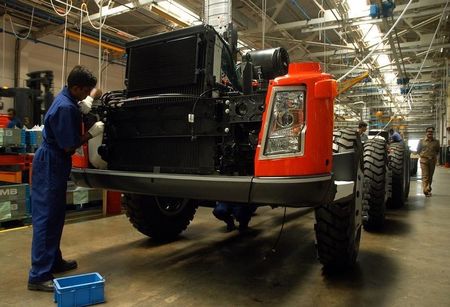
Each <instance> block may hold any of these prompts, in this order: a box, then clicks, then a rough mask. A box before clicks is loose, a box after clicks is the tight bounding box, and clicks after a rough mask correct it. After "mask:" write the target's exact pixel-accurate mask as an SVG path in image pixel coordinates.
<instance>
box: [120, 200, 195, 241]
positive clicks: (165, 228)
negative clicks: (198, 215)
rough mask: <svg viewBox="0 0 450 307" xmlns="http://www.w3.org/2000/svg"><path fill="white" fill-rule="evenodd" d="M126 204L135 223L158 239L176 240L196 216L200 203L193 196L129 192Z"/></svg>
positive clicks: (148, 234)
mask: <svg viewBox="0 0 450 307" xmlns="http://www.w3.org/2000/svg"><path fill="white" fill-rule="evenodd" d="M123 204H124V207H125V209H126V215H127V216H128V218H129V220H130V222H131V224H133V226H134V227H135V228H136V229H137V230H139V231H140V232H141V233H143V234H145V235H147V236H149V237H151V238H153V239H154V240H156V241H162V242H167V241H172V240H174V239H175V238H176V237H177V236H178V235H179V234H180V233H181V232H182V231H184V230H185V229H186V228H187V226H188V225H189V223H190V222H191V221H192V219H193V218H194V215H195V212H196V210H197V206H196V203H195V202H194V201H193V200H191V199H182V198H175V197H158V196H154V195H139V194H125V195H124V198H123Z"/></svg>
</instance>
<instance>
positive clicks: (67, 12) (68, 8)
mask: <svg viewBox="0 0 450 307" xmlns="http://www.w3.org/2000/svg"><path fill="white" fill-rule="evenodd" d="M50 3H51V5H52V7H53V10H54V11H55V13H56V14H58V15H59V16H61V17H66V16H67V15H69V13H70V11H71V10H72V6H73V5H72V0H70V5H69V0H67V1H66V12H65V13H64V14H61V13H60V12H58V10H57V9H56V6H55V5H54V4H53V0H50Z"/></svg>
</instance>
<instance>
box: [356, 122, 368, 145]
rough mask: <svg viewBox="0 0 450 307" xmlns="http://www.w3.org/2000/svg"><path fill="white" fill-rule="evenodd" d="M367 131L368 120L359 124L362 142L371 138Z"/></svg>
mask: <svg viewBox="0 0 450 307" xmlns="http://www.w3.org/2000/svg"><path fill="white" fill-rule="evenodd" d="M366 131H367V123H366V122H359V124H358V133H359V136H360V138H361V142H366V141H367V140H369V137H368V136H367V134H366V133H365V132H366Z"/></svg>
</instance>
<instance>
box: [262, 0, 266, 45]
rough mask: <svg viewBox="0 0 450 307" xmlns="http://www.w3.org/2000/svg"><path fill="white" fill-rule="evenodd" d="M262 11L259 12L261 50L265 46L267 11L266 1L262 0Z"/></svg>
mask: <svg viewBox="0 0 450 307" xmlns="http://www.w3.org/2000/svg"><path fill="white" fill-rule="evenodd" d="M262 6H263V7H262V11H261V17H262V49H264V46H265V40H266V10H267V0H263V3H262Z"/></svg>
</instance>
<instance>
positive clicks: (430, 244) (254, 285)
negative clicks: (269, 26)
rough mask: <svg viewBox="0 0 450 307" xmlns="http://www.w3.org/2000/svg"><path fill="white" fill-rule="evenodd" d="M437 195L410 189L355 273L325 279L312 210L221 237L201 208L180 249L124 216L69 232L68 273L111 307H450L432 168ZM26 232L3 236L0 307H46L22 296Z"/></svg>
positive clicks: (443, 181) (445, 197)
mask: <svg viewBox="0 0 450 307" xmlns="http://www.w3.org/2000/svg"><path fill="white" fill-rule="evenodd" d="M433 188H434V189H433V197H432V198H425V197H424V196H422V195H421V193H420V182H415V181H413V182H412V184H411V193H410V200H409V204H408V205H407V206H406V207H405V208H404V209H401V210H396V211H390V212H389V213H388V217H387V224H386V229H385V230H384V231H383V232H382V233H367V232H364V233H363V237H362V241H361V248H360V253H359V260H358V264H357V266H356V268H355V269H354V270H352V271H349V272H347V273H345V274H343V275H341V276H338V275H335V276H333V275H325V274H324V273H323V272H322V267H321V265H320V264H319V262H318V261H317V260H316V254H315V249H314V231H313V224H314V217H313V213H312V212H311V211H310V210H304V209H302V210H293V209H288V210H287V222H286V224H285V226H284V230H283V234H282V236H281V240H280V241H279V244H278V246H277V247H276V251H275V252H272V251H271V249H272V247H273V245H274V243H275V242H276V239H277V236H278V233H279V230H280V227H281V222H282V220H283V209H282V208H278V209H274V210H272V209H270V208H260V209H258V211H257V213H258V214H257V216H255V217H254V219H253V220H252V223H251V226H252V228H253V231H252V232H251V233H249V234H247V235H245V236H244V235H239V234H238V233H237V232H232V233H225V232H224V226H223V225H222V224H221V222H219V221H217V220H216V219H215V218H214V217H213V216H212V215H211V209H209V208H200V209H199V211H198V213H197V214H196V217H195V219H194V222H193V223H192V224H191V225H190V227H189V228H188V230H187V231H186V232H184V233H183V235H182V236H181V237H180V239H179V240H178V241H176V242H173V243H170V244H165V245H158V244H155V243H154V242H152V240H150V239H148V238H146V237H145V236H143V235H141V234H140V233H139V232H137V231H135V230H134V229H133V228H132V227H131V225H130V224H129V223H128V221H127V219H126V217H125V216H124V215H120V216H114V217H109V218H103V219H97V220H91V221H85V222H79V223H73V224H69V225H66V227H65V230H64V236H63V244H62V248H63V252H64V255H65V257H67V258H70V259H77V260H78V263H79V269H77V270H76V271H73V272H71V273H70V274H80V273H85V272H95V271H97V272H100V274H102V275H103V276H104V277H105V278H106V283H105V295H106V299H107V305H110V306H168V305H172V306H260V305H262V306H433V307H434V306H450V268H449V265H450V262H449V261H450V236H449V234H450V169H444V168H437V174H436V180H435V183H434V185H433ZM30 241H31V228H23V229H18V230H11V231H7V232H1V233H0V242H1V247H0V268H1V269H0V272H1V276H2V282H1V284H0V306H11V305H15V306H52V305H53V301H52V295H51V294H49V293H40V292H32V291H28V290H26V281H27V273H28V268H29V263H30V260H29V257H30V256H29V248H30Z"/></svg>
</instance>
